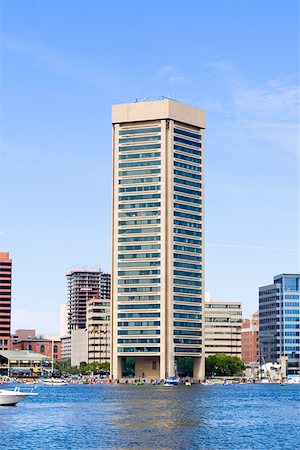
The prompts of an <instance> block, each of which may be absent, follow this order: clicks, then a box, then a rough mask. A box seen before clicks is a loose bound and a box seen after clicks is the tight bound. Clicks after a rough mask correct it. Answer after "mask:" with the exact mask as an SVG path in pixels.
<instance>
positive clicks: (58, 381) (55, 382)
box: [43, 378, 68, 386]
mask: <svg viewBox="0 0 300 450" xmlns="http://www.w3.org/2000/svg"><path fill="white" fill-rule="evenodd" d="M43 384H44V385H45V386H66V385H67V384H68V382H67V381H66V380H64V379H63V378H45V379H44V380H43Z"/></svg>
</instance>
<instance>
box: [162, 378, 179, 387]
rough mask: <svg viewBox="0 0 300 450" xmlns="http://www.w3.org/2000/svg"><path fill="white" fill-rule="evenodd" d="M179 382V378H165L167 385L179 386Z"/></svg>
mask: <svg viewBox="0 0 300 450" xmlns="http://www.w3.org/2000/svg"><path fill="white" fill-rule="evenodd" d="M178 383H179V378H175V377H169V378H166V379H165V386H177V385H178Z"/></svg>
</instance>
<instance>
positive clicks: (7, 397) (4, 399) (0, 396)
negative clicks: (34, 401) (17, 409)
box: [0, 390, 38, 406]
mask: <svg viewBox="0 0 300 450" xmlns="http://www.w3.org/2000/svg"><path fill="white" fill-rule="evenodd" d="M36 395H38V394H34V393H31V392H30V393H29V392H20V391H9V390H0V406H15V405H16V404H17V403H20V402H22V401H23V400H25V398H27V397H31V396H36Z"/></svg>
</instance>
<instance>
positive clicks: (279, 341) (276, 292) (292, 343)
mask: <svg viewBox="0 0 300 450" xmlns="http://www.w3.org/2000/svg"><path fill="white" fill-rule="evenodd" d="M299 287H300V275H299V274H282V275H278V276H276V277H274V284H272V285H269V286H264V287H261V288H260V289H259V317H260V322H259V338H260V345H261V352H262V354H263V356H264V357H265V358H266V360H268V361H280V358H281V357H282V356H286V357H287V358H288V371H289V374H297V373H298V371H299V370H300V341H299V334H300V306H299V305H300V303H299V302H291V301H286V300H287V299H288V300H296V299H297V298H298V299H299V296H300V290H299ZM291 330H293V331H291ZM287 336H289V337H288V338H287Z"/></svg>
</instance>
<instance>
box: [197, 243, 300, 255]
mask: <svg viewBox="0 0 300 450" xmlns="http://www.w3.org/2000/svg"><path fill="white" fill-rule="evenodd" d="M206 246H207V247H227V248H243V249H249V250H271V251H282V252H296V253H299V250H297V249H295V248H281V247H264V246H259V245H238V244H206Z"/></svg>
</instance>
